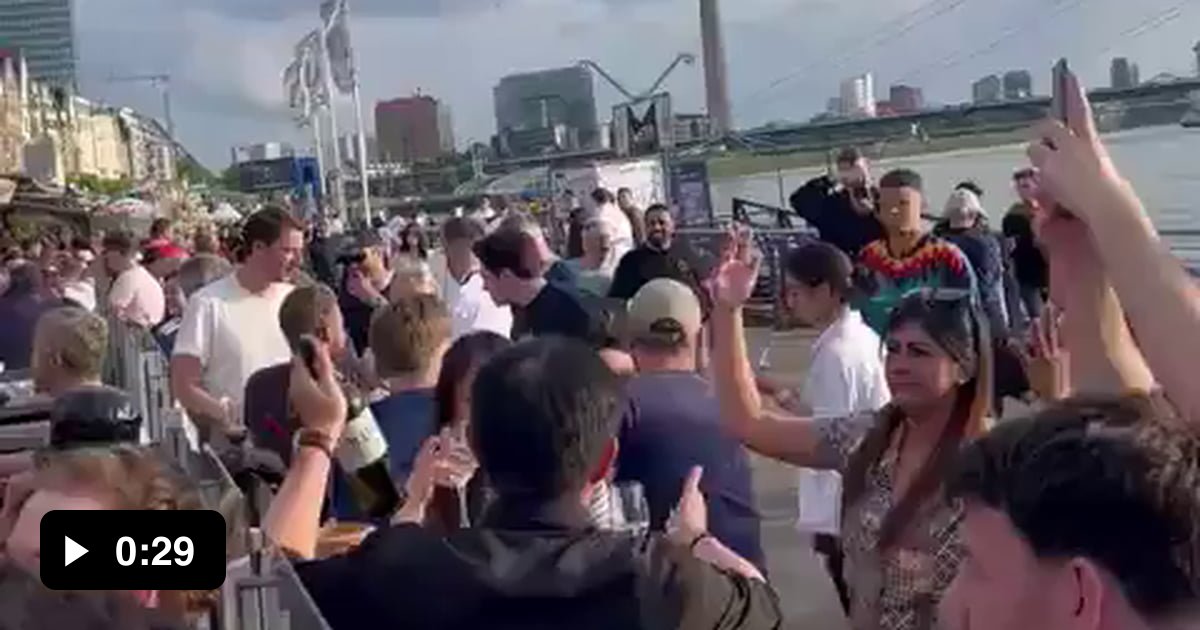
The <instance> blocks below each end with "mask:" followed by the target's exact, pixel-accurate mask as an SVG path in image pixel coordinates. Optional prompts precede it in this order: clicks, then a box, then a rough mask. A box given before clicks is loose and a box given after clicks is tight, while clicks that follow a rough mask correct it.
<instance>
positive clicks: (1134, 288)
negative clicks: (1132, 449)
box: [1029, 76, 1200, 421]
mask: <svg viewBox="0 0 1200 630" xmlns="http://www.w3.org/2000/svg"><path fill="white" fill-rule="evenodd" d="M1070 84H1071V88H1072V89H1070V90H1068V98H1067V103H1066V105H1067V111H1068V118H1069V120H1070V121H1071V125H1070V127H1069V128H1068V127H1066V126H1063V125H1061V124H1059V123H1057V122H1047V123H1045V124H1043V125H1041V126H1040V127H1039V128H1038V132H1039V137H1040V138H1042V139H1044V140H1045V141H1044V142H1038V143H1036V144H1034V145H1032V146H1031V147H1030V151H1029V153H1030V158H1031V159H1032V161H1033V163H1034V165H1035V166H1037V167H1038V169H1039V171H1040V173H1041V180H1042V184H1043V186H1044V187H1045V188H1046V190H1047V192H1048V193H1049V194H1050V195H1052V196H1053V198H1054V199H1056V200H1057V201H1058V202H1059V203H1061V204H1063V205H1064V206H1066V207H1068V208H1070V209H1071V210H1072V212H1074V213H1075V215H1076V216H1077V217H1078V218H1079V219H1080V220H1081V221H1083V222H1084V223H1085V224H1086V225H1087V227H1088V230H1089V233H1090V236H1091V239H1092V242H1093V243H1094V245H1095V252H1096V257H1097V259H1098V260H1099V261H1100V262H1101V263H1102V265H1103V267H1104V271H1105V273H1106V278H1107V279H1108V281H1109V282H1110V283H1111V288H1112V291H1113V292H1114V294H1115V296H1116V298H1114V299H1118V298H1119V305H1120V306H1121V307H1123V308H1124V313H1123V314H1124V315H1125V316H1127V317H1128V322H1129V324H1130V325H1131V326H1132V329H1133V331H1134V332H1135V333H1136V335H1137V346H1138V348H1140V351H1141V352H1140V354H1141V355H1142V356H1144V357H1145V362H1146V363H1147V364H1148V365H1149V369H1150V370H1151V371H1152V372H1153V375H1154V376H1155V377H1156V378H1157V380H1158V382H1159V383H1160V384H1161V385H1162V387H1163V389H1164V392H1165V393H1166V395H1167V397H1168V398H1169V399H1170V400H1171V401H1172V402H1173V403H1174V404H1175V406H1176V408H1177V409H1178V410H1179V412H1180V414H1181V415H1183V416H1184V417H1186V418H1188V419H1190V420H1193V421H1200V388H1196V387H1195V386H1194V376H1193V374H1192V364H1193V363H1194V361H1195V357H1196V356H1200V334H1197V333H1200V292H1198V291H1197V288H1196V286H1195V285H1194V283H1193V282H1192V280H1191V279H1190V278H1189V277H1188V274H1187V272H1186V271H1185V270H1184V269H1183V267H1182V265H1181V264H1180V263H1179V261H1178V260H1177V259H1176V258H1175V257H1174V256H1172V255H1171V253H1170V251H1169V249H1168V248H1167V246H1166V245H1165V244H1164V243H1163V242H1162V241H1161V240H1160V239H1159V237H1158V234H1157V233H1156V232H1155V230H1154V227H1153V226H1152V225H1151V223H1150V220H1149V217H1148V216H1147V215H1146V212H1145V209H1144V208H1143V207H1142V204H1141V202H1140V201H1139V200H1138V198H1137V196H1136V194H1135V193H1134V191H1133V188H1132V187H1131V186H1130V185H1129V182H1127V181H1126V180H1125V179H1124V178H1123V177H1122V176H1121V175H1120V173H1119V172H1118V171H1117V169H1116V166H1115V165H1114V164H1113V162H1112V159H1111V157H1110V156H1109V154H1108V151H1107V150H1106V149H1105V147H1104V145H1103V143H1102V142H1101V141H1100V138H1099V135H1098V134H1097V132H1096V127H1095V124H1094V121H1093V118H1092V112H1091V109H1090V106H1089V104H1088V102H1087V99H1086V98H1084V96H1083V89H1082V87H1081V86H1080V85H1079V82H1078V81H1077V80H1076V79H1075V77H1074V76H1071V77H1070ZM1068 317H1069V314H1068ZM1065 332H1066V331H1064V335H1065ZM1079 363H1080V361H1078V360H1073V361H1072V365H1073V366H1074V369H1078V368H1079V367H1080V366H1079V365H1078V364H1079Z"/></svg>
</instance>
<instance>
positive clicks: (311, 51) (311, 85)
mask: <svg viewBox="0 0 1200 630" xmlns="http://www.w3.org/2000/svg"><path fill="white" fill-rule="evenodd" d="M296 59H297V60H299V61H300V76H301V78H302V79H303V81H302V82H303V84H304V85H305V86H306V87H307V88H308V93H309V95H310V98H311V99H312V104H313V105H314V106H316V107H324V106H326V105H328V104H329V93H328V91H327V90H326V89H325V74H324V69H323V68H322V65H321V34H320V33H319V32H317V31H312V32H311V33H309V34H308V35H305V36H304V38H303V39H301V40H300V43H298V44H296Z"/></svg>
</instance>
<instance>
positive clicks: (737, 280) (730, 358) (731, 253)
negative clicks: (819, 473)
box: [712, 230, 831, 468]
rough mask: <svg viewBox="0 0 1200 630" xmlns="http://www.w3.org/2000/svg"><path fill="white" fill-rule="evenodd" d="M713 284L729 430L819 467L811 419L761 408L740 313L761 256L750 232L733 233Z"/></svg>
mask: <svg viewBox="0 0 1200 630" xmlns="http://www.w3.org/2000/svg"><path fill="white" fill-rule="evenodd" d="M731 238H732V239H733V242H732V244H731V245H730V247H728V248H727V250H728V251H727V252H726V254H725V256H724V258H723V260H722V262H721V265H720V267H718V269H717V271H716V273H715V276H714V278H713V282H712V284H713V287H712V288H713V293H714V298H715V299H714V301H715V302H716V304H715V306H714V308H713V317H712V326H713V357H712V369H713V377H714V379H713V380H714V381H715V384H716V390H717V398H718V400H719V401H720V405H721V417H722V420H723V421H724V423H725V427H726V429H727V430H728V431H729V432H730V433H731V434H733V435H735V436H737V438H738V439H739V440H741V441H742V442H743V443H744V444H745V445H746V446H748V447H750V448H751V449H753V450H755V451H757V452H759V453H761V454H763V455H766V456H767V457H771V458H774V459H779V460H783V461H786V462H789V463H792V464H796V465H799V466H807V467H812V468H817V467H821V465H822V464H825V465H831V464H829V463H827V462H820V461H818V460H819V459H821V458H820V457H819V450H820V438H819V436H818V433H817V430H816V427H815V425H814V423H813V422H812V421H811V420H809V419H804V418H797V417H794V416H789V415H786V414H776V413H773V412H769V411H767V410H765V409H764V408H763V404H762V399H761V398H760V397H759V395H758V388H757V386H756V383H755V378H754V371H753V370H752V369H751V367H750V357H749V353H748V352H747V350H746V337H745V331H744V325H745V324H744V321H743V317H742V307H743V305H744V304H745V303H746V301H747V300H749V299H750V294H751V293H752V292H753V290H754V284H755V281H756V279H757V277H758V269H759V262H760V256H759V255H758V253H757V252H755V251H754V249H753V246H752V244H751V243H750V236H749V233H748V232H747V231H744V230H742V231H738V232H736V233H734V234H733V235H732V236H731Z"/></svg>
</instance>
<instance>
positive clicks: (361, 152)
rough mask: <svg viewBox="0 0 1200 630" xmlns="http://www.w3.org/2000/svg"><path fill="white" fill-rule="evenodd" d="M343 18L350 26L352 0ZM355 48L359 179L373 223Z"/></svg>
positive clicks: (345, 5) (365, 209)
mask: <svg viewBox="0 0 1200 630" xmlns="http://www.w3.org/2000/svg"><path fill="white" fill-rule="evenodd" d="M341 8H342V11H343V14H342V19H343V20H345V24H346V28H347V29H349V28H350V0H344V1H343V2H342V6H341ZM354 57H355V55H354V49H353V48H351V49H350V67H351V69H352V71H353V73H354V74H353V75H352V76H353V79H354V89H353V91H352V92H351V99H353V101H354V118H355V123H356V125H357V127H358V181H359V186H360V187H361V189H362V203H363V218H364V219H365V220H366V222H367V225H370V224H371V219H372V217H371V182H370V180H369V179H368V178H367V127H366V124H365V123H364V121H363V109H362V94H361V90H359V85H358V84H359V81H358V60H357V59H355V58H354Z"/></svg>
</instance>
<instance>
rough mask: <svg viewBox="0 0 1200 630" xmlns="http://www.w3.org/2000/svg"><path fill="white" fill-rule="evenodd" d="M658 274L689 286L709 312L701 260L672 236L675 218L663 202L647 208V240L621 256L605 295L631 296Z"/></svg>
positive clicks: (685, 244) (628, 297) (612, 296)
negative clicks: (610, 285)
mask: <svg viewBox="0 0 1200 630" xmlns="http://www.w3.org/2000/svg"><path fill="white" fill-rule="evenodd" d="M658 278H670V279H671V280H676V281H678V282H682V283H683V284H686V285H687V286H689V287H691V288H692V290H693V291H695V292H696V297H697V298H699V300H700V306H701V307H702V308H703V309H704V312H705V313H708V312H709V310H710V306H711V304H712V303H711V300H710V299H709V295H708V291H705V290H704V284H703V272H702V270H701V268H700V264H699V262H698V260H697V259H696V256H695V253H694V252H693V251H692V250H691V248H690V247H688V246H687V243H684V242H682V241H676V240H675V219H674V217H672V216H671V211H670V210H669V209H668V208H667V207H666V206H664V205H662V204H655V205H653V206H650V207H649V208H647V209H646V242H645V244H643V245H642V246H640V247H638V248H637V249H634V250H633V251H631V252H629V253H628V254H625V256H624V257H623V258H622V259H621V263H620V264H619V265H617V271H616V273H615V274H614V275H613V282H612V287H611V288H610V289H609V291H608V296H609V297H611V298H618V299H621V300H629V299H632V298H633V296H634V295H636V294H637V292H638V291H639V290H640V289H641V288H642V287H643V286H645V284H646V283H648V282H650V281H651V280H655V279H658Z"/></svg>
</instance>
